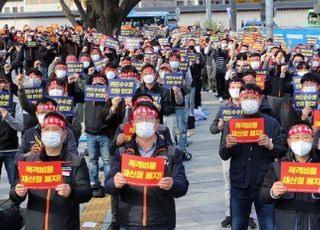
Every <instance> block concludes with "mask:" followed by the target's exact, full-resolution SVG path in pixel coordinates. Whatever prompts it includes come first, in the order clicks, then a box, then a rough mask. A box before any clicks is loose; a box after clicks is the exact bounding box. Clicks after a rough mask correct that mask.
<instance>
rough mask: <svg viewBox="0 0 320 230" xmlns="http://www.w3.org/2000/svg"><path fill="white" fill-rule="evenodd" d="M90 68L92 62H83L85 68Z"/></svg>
mask: <svg viewBox="0 0 320 230" xmlns="http://www.w3.org/2000/svg"><path fill="white" fill-rule="evenodd" d="M89 66H90V62H88V61H84V62H83V68H85V69H86V68H88V67H89Z"/></svg>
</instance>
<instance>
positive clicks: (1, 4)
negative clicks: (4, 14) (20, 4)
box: [0, 0, 8, 11]
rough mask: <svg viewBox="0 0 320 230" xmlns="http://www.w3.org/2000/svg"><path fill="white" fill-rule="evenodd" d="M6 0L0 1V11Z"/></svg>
mask: <svg viewBox="0 0 320 230" xmlns="http://www.w3.org/2000/svg"><path fill="white" fill-rule="evenodd" d="M7 1H8V0H1V1H0V11H1V10H2V8H3V7H4V5H5V4H6V3H7Z"/></svg>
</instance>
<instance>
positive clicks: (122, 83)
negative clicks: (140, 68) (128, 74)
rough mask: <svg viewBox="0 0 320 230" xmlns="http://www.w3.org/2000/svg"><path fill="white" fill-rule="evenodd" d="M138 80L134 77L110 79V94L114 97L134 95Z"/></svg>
mask: <svg viewBox="0 0 320 230" xmlns="http://www.w3.org/2000/svg"><path fill="white" fill-rule="evenodd" d="M135 89H136V82H135V80H134V79H112V80H109V86H108V95H109V97H110V98H114V97H121V98H126V97H132V96H133V95H134V93H135Z"/></svg>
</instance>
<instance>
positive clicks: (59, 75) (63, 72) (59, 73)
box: [56, 70, 67, 79]
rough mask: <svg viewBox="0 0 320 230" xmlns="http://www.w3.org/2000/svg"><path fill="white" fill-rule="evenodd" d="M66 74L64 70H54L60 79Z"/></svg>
mask: <svg viewBox="0 0 320 230" xmlns="http://www.w3.org/2000/svg"><path fill="white" fill-rule="evenodd" d="M66 75H67V72H66V71H64V70H56V76H57V78H59V79H61V78H65V77H66Z"/></svg>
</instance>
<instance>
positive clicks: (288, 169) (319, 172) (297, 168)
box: [281, 162, 320, 193]
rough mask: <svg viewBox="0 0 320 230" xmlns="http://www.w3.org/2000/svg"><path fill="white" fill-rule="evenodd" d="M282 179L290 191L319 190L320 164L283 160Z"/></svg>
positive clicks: (309, 191)
mask: <svg viewBox="0 0 320 230" xmlns="http://www.w3.org/2000/svg"><path fill="white" fill-rule="evenodd" d="M281 181H282V183H283V184H284V185H285V186H286V188H287V190H288V191H290V192H308V193H313V192H317V193H318V192H319V188H320V164H319V163H296V162H281Z"/></svg>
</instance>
